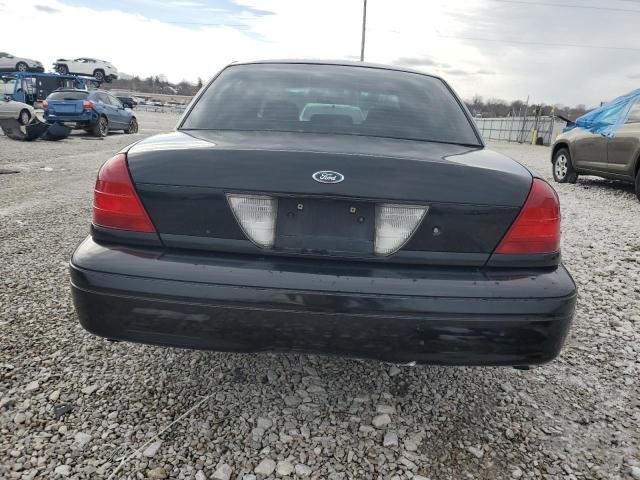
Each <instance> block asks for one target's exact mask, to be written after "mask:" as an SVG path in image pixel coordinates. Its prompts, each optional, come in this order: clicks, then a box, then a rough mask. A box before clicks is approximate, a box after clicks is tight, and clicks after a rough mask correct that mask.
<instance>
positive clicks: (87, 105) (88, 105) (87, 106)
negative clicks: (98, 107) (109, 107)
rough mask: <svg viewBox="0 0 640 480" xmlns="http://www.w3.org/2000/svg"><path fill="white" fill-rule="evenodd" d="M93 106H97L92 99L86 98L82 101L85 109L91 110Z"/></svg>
mask: <svg viewBox="0 0 640 480" xmlns="http://www.w3.org/2000/svg"><path fill="white" fill-rule="evenodd" d="M93 107H95V103H93V102H92V101H91V100H85V101H84V102H82V108H83V109H84V110H91V109H92V108H93Z"/></svg>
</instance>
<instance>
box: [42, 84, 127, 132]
mask: <svg viewBox="0 0 640 480" xmlns="http://www.w3.org/2000/svg"><path fill="white" fill-rule="evenodd" d="M43 106H44V118H45V120H46V121H47V122H49V123H61V124H64V125H66V126H69V127H71V128H77V129H83V130H86V131H87V132H90V133H93V134H94V135H95V136H96V137H106V136H107V134H108V133H109V132H110V131H114V130H123V131H124V133H137V132H138V121H137V119H136V117H135V116H134V114H133V111H132V110H131V109H128V108H126V107H125V106H124V105H123V104H122V102H121V101H120V100H118V99H117V98H116V97H114V96H113V95H111V94H109V93H107V92H105V91H102V90H77V89H68V90H67V89H61V90H56V91H55V92H53V93H52V94H51V95H49V96H48V97H47V99H46V100H45V101H44V102H43Z"/></svg>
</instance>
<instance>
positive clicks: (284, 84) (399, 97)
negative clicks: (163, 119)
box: [181, 64, 479, 145]
mask: <svg viewBox="0 0 640 480" xmlns="http://www.w3.org/2000/svg"><path fill="white" fill-rule="evenodd" d="M181 129H183V130H250V131H283V132H309V133H329V134H340V135H365V136H374V137H392V138H403V139H411V140H423V141H436V142H444V143H462V144H470V145H478V144H479V141H478V137H477V136H476V135H475V133H474V130H473V128H472V127H471V124H470V122H469V119H468V118H467V116H466V115H465V113H464V111H463V109H462V107H461V106H460V104H459V103H458V101H457V100H456V99H455V97H454V96H453V94H452V93H451V91H450V90H449V89H448V88H447V86H446V85H445V84H444V83H443V82H442V81H441V80H439V79H437V78H434V77H430V76H427V75H420V74H415V73H408V72H399V71H391V70H381V69H375V68H363V67H349V66H335V65H308V64H305V65H296V64H254V65H237V66H231V67H228V68H227V69H226V70H224V71H223V72H222V73H221V74H220V75H219V76H218V77H217V78H216V80H215V81H214V82H213V84H212V85H211V86H209V88H208V89H207V90H206V92H205V93H204V94H203V96H202V97H201V98H200V99H199V100H198V101H197V103H196V104H195V105H194V107H193V109H192V110H191V112H190V113H189V114H188V115H187V117H186V118H185V120H184V122H183V123H182V125H181Z"/></svg>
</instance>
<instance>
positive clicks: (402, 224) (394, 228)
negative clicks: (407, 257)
mask: <svg viewBox="0 0 640 480" xmlns="http://www.w3.org/2000/svg"><path fill="white" fill-rule="evenodd" d="M428 211H429V207H427V206H418V205H391V204H387V203H381V204H379V205H376V239H375V243H374V252H375V254H376V255H381V256H386V255H391V254H392V253H394V252H397V251H398V250H400V249H401V248H402V246H403V245H404V244H405V243H407V241H408V240H409V239H410V238H411V236H412V235H413V233H414V232H415V231H416V229H417V228H418V225H420V222H421V221H422V219H423V218H424V216H425V215H426V213H427V212H428Z"/></svg>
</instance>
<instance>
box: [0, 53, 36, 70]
mask: <svg viewBox="0 0 640 480" xmlns="http://www.w3.org/2000/svg"><path fill="white" fill-rule="evenodd" d="M0 71H2V72H44V67H43V66H42V62H39V61H38V60H32V59H30V58H24V57H15V56H13V55H11V54H10V53H7V52H0Z"/></svg>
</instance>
